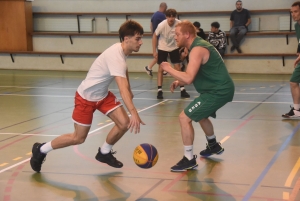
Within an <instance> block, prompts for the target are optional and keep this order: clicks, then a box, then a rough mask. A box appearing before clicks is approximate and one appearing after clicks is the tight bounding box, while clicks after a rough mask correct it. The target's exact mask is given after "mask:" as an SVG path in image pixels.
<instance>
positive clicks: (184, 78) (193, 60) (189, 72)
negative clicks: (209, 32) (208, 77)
mask: <svg viewBox="0 0 300 201" xmlns="http://www.w3.org/2000/svg"><path fill="white" fill-rule="evenodd" d="M208 58H209V51H208V50H207V49H205V48H203V47H194V48H193V49H192V51H191V52H190V56H189V63H188V66H187V68H186V71H185V72H181V71H177V70H175V69H173V68H172V66H171V65H170V64H169V63H168V62H162V63H161V65H160V66H161V67H162V69H163V70H164V71H166V72H168V73H169V74H170V75H171V76H173V77H174V78H175V79H176V80H178V81H179V82H180V84H183V85H187V84H191V83H192V82H193V81H194V79H195V76H196V74H197V73H198V71H199V69H200V65H201V64H205V63H206V62H207V61H208Z"/></svg>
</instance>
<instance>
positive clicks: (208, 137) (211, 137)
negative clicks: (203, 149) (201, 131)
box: [206, 134, 216, 140]
mask: <svg viewBox="0 0 300 201" xmlns="http://www.w3.org/2000/svg"><path fill="white" fill-rule="evenodd" d="M206 138H207V139H208V140H212V139H214V138H216V136H215V134H213V135H211V136H208V135H206Z"/></svg>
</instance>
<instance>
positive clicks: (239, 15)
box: [230, 8, 250, 27]
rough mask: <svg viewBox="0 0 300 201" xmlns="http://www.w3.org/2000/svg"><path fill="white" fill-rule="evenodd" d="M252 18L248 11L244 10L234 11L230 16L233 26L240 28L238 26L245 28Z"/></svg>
mask: <svg viewBox="0 0 300 201" xmlns="http://www.w3.org/2000/svg"><path fill="white" fill-rule="evenodd" d="M249 18H250V13H249V11H248V10H247V9H244V8H243V10H242V11H241V12H238V11H237V10H234V11H233V12H232V13H231V16H230V21H233V22H234V23H233V26H234V27H238V26H245V24H246V23H247V21H248V19H249Z"/></svg>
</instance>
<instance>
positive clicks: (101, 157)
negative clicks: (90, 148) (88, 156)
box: [95, 148, 123, 168]
mask: <svg viewBox="0 0 300 201" xmlns="http://www.w3.org/2000/svg"><path fill="white" fill-rule="evenodd" d="M115 153H117V152H113V151H110V152H109V153H108V154H102V153H101V148H99V150H98V153H97V155H96V156H95V158H96V160H97V161H100V162H102V163H106V164H107V165H109V166H112V167H114V168H121V167H123V163H121V162H120V161H118V160H117V159H116V158H115V157H114V156H113V154H115Z"/></svg>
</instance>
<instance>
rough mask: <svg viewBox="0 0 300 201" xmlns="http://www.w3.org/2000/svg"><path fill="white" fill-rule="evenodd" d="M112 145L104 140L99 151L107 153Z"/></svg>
mask: <svg viewBox="0 0 300 201" xmlns="http://www.w3.org/2000/svg"><path fill="white" fill-rule="evenodd" d="M112 147H113V145H110V144H107V142H106V141H105V142H104V144H103V145H102V147H101V153H102V154H108V153H109V152H110V151H111V149H112Z"/></svg>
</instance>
